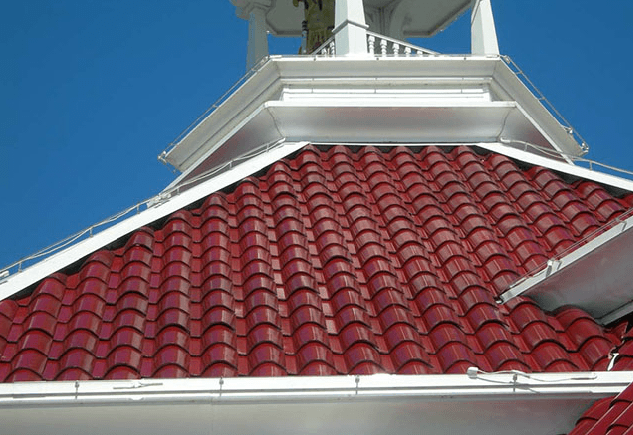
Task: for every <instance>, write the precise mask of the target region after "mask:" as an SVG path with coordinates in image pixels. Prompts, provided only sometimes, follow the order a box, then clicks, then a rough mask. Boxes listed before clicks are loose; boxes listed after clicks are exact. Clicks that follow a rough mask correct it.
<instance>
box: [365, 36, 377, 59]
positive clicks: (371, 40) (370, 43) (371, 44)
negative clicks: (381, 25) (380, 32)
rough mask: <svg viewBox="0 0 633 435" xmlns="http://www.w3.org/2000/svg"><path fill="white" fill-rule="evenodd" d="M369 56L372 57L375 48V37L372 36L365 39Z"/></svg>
mask: <svg viewBox="0 0 633 435" xmlns="http://www.w3.org/2000/svg"><path fill="white" fill-rule="evenodd" d="M367 43H368V48H369V54H371V55H372V56H373V55H374V51H375V47H376V37H375V36H374V35H369V37H368V38H367Z"/></svg>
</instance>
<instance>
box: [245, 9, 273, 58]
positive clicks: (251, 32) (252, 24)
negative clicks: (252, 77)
mask: <svg viewBox="0 0 633 435" xmlns="http://www.w3.org/2000/svg"><path fill="white" fill-rule="evenodd" d="M265 56H268V32H267V28H266V9H265V7H264V6H263V5H260V4H258V3H254V4H252V7H251V10H250V12H249V14H248V53H247V55H246V69H247V70H250V69H251V68H253V67H254V66H255V65H256V64H257V62H259V61H260V60H261V59H262V58H263V57H265Z"/></svg>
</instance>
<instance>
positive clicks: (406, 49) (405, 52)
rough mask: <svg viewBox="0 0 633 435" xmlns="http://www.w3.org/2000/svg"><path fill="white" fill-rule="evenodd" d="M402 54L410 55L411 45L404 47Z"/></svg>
mask: <svg viewBox="0 0 633 435" xmlns="http://www.w3.org/2000/svg"><path fill="white" fill-rule="evenodd" d="M404 55H405V56H406V57H409V56H411V47H404Z"/></svg>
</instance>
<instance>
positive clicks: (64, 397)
mask: <svg viewBox="0 0 633 435" xmlns="http://www.w3.org/2000/svg"><path fill="white" fill-rule="evenodd" d="M631 382H633V371H631V372H569V373H522V372H518V371H508V372H498V373H484V372H478V373H477V374H476V375H470V374H469V375H412V376H407V375H387V374H377V375H370V376H315V377H309V376H296V377H261V378H259V377H238V378H213V379H205V378H188V379H145V380H129V381H127V380H124V381H76V382H58V381H55V382H17V383H8V384H0V408H12V407H20V406H75V405H77V404H117V403H129V404H134V403H136V404H151V403H161V402H169V403H174V402H188V403H193V402H213V403H214V404H218V405H219V404H223V403H243V404H248V403H268V402H293V403H296V402H302V401H308V402H315V401H316V402H322V401H331V400H341V399H348V400H366V399H367V400H371V399H376V398H379V399H385V398H389V399H407V400H408V399H415V400H449V401H451V400H458V401H462V400H475V401H480V400H483V401H487V400H491V399H492V398H493V397H494V399H495V400H501V399H506V400H516V399H517V398H527V397H531V398H535V397H537V396H538V397H557V398H572V397H587V398H597V397H604V396H608V395H613V394H617V393H619V392H620V391H622V390H623V389H624V388H626V386H628V385H629V384H630V383H631Z"/></svg>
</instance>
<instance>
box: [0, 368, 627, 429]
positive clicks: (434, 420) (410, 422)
mask: <svg viewBox="0 0 633 435" xmlns="http://www.w3.org/2000/svg"><path fill="white" fill-rule="evenodd" d="M632 380H633V372H591V373H587V372H583V373H539V374H531V375H524V374H521V373H520V372H516V373H508V372H506V373H497V374H484V373H478V374H477V375H476V376H472V377H471V376H468V375H421V376H402V375H373V376H334V377H301V376H299V377H285V378H226V379H204V378H196V379H147V380H129V381H85V382H84V381H77V382H25V383H12V384H1V385H0V419H1V420H2V422H3V423H2V429H3V431H4V432H6V433H29V434H33V435H38V434H42V435H43V434H49V433H64V434H68V435H73V434H85V433H90V434H94V435H102V434H120V433H134V434H137V435H146V434H147V435H149V434H152V435H160V434H170V435H171V434H173V433H187V434H209V433H222V434H226V433H230V434H233V435H241V434H253V433H257V434H261V435H268V434H271V435H272V434H275V435H286V434H288V435H290V434H292V435H294V434H297V433H327V434H362V435H374V434H376V435H377V434H384V433H398V434H403V435H407V434H416V435H417V434H420V433H429V434H436V433H452V434H453V433H454V434H486V435H497V434H498V435H502V434H503V435H505V434H507V433H509V432H512V433H513V434H517V435H521V434H526V435H527V434H534V433H540V434H557V433H567V432H569V431H570V430H571V429H572V428H573V427H574V425H575V423H576V421H577V419H578V418H579V417H580V416H581V415H582V413H583V412H584V411H585V410H586V409H587V408H588V407H589V406H590V405H591V404H592V403H593V402H594V401H595V400H597V399H600V398H603V397H608V396H611V395H616V394H618V393H620V392H621V391H622V390H624V388H626V387H627V386H628V385H629V383H630V382H631V381H632ZM456 410H458V411H457V412H456ZM535 422H538V431H535Z"/></svg>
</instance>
